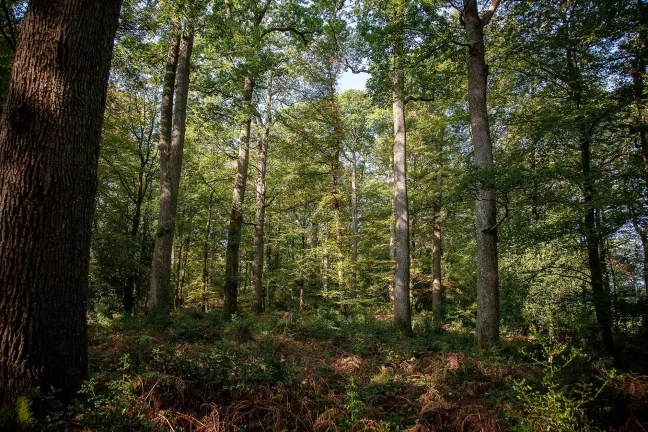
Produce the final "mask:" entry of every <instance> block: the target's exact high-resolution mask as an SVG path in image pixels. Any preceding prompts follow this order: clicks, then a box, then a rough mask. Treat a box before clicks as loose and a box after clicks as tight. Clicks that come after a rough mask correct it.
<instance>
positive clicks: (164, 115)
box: [149, 30, 180, 314]
mask: <svg viewBox="0 0 648 432" xmlns="http://www.w3.org/2000/svg"><path fill="white" fill-rule="evenodd" d="M174 31H175V30H174ZM179 49H180V32H179V31H175V33H174V34H173V36H172V37H171V40H170V42H169V52H168V55H167V63H166V73H165V75H164V88H163V90H162V106H161V108H160V141H159V144H158V147H159V150H160V190H161V194H160V215H159V220H158V229H157V234H156V238H155V248H154V249H153V265H152V275H151V289H150V293H149V308H150V312H152V313H157V312H158V311H159V312H160V313H162V314H164V313H167V312H168V309H169V307H168V306H167V305H166V303H168V300H169V299H168V292H165V291H168V290H169V288H168V285H169V278H170V275H171V271H170V268H169V271H168V272H166V273H168V275H165V274H164V273H165V272H164V267H165V263H166V259H167V256H168V259H170V257H171V251H170V250H168V251H165V250H164V249H165V246H167V245H169V244H171V245H172V244H173V239H171V242H169V241H168V236H169V234H170V233H169V230H170V227H169V226H168V224H169V213H170V207H171V195H172V185H171V175H170V172H169V171H170V167H169V165H170V163H171V161H170V159H171V133H172V130H173V99H174V89H175V82H176V72H177V67H178V52H179ZM164 240H167V241H166V242H165V241H164Z"/></svg>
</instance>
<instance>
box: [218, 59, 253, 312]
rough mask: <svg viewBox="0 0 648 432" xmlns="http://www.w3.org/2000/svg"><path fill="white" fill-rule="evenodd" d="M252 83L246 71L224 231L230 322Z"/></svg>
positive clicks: (235, 293) (235, 288) (235, 297)
mask: <svg viewBox="0 0 648 432" xmlns="http://www.w3.org/2000/svg"><path fill="white" fill-rule="evenodd" d="M253 91H254V79H253V76H252V71H251V70H248V73H247V75H246V77H245V84H244V86H243V110H244V111H245V115H246V118H245V120H243V122H241V134H240V137H239V152H238V158H237V160H236V179H235V180H234V190H233V191H232V209H231V211H230V223H229V229H228V231H227V251H226V256H225V261H226V262H225V289H224V295H225V298H224V302H223V317H224V318H225V319H226V320H229V319H230V318H231V317H232V314H234V313H235V312H236V310H237V307H238V282H239V281H238V279H239V277H238V276H239V250H240V246H241V231H242V229H243V201H244V200H245V186H246V184H247V176H248V162H249V159H250V124H251V122H252V115H251V113H250V111H251V109H252V94H253Z"/></svg>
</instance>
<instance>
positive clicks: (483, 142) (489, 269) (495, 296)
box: [464, 0, 499, 349]
mask: <svg viewBox="0 0 648 432" xmlns="http://www.w3.org/2000/svg"><path fill="white" fill-rule="evenodd" d="M493 3H494V4H495V7H496V2H493ZM491 9H492V11H489V12H491V14H490V15H488V16H486V15H485V16H483V17H480V16H479V12H478V9H477V0H464V22H465V24H464V29H465V31H466V36H467V40H468V41H469V47H468V54H467V56H466V65H467V69H468V106H469V110H470V125H471V132H472V143H473V148H474V154H475V164H476V166H477V169H479V170H487V169H491V168H493V145H492V142H491V136H490V125H489V123H488V111H487V105H486V80H487V77H488V65H487V64H486V60H485V47H484V25H485V22H487V21H488V19H489V18H490V16H491V15H492V13H493V12H494V8H493V7H491ZM496 220H497V207H496V202H495V190H494V189H493V188H492V187H489V186H482V187H480V189H479V190H478V191H477V203H476V227H477V329H476V333H475V336H476V347H477V348H478V349H483V348H488V347H490V346H493V345H495V344H496V343H497V342H498V341H499V271H498V261H497V228H496V224H497V222H496Z"/></svg>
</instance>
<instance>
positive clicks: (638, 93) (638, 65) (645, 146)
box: [632, 2, 648, 332]
mask: <svg viewBox="0 0 648 432" xmlns="http://www.w3.org/2000/svg"><path fill="white" fill-rule="evenodd" d="M637 4H638V15H637V16H639V17H641V23H642V24H643V28H642V30H641V31H640V32H639V35H638V38H637V47H636V53H635V56H634V59H633V64H632V83H633V87H634V99H635V106H636V108H637V120H636V123H637V129H638V131H639V145H640V150H641V157H642V159H643V181H644V188H645V191H646V193H648V114H647V113H646V90H645V81H644V77H645V74H646V50H647V49H648V42H647V40H646V39H647V35H646V30H645V26H646V24H648V23H646V22H645V21H646V10H647V9H648V6H646V5H645V4H643V3H642V2H637ZM644 201H645V202H648V196H644ZM645 202H644V203H645ZM638 229H639V228H638ZM641 229H642V230H643V233H641V234H640V235H641V236H642V237H646V235H647V233H648V228H647V227H645V226H643V227H641ZM642 243H643V244H644V269H643V273H644V291H645V299H648V248H647V246H646V242H645V241H643V240H642ZM641 321H642V326H643V329H644V330H645V331H646V332H648V303H646V304H644V310H643V312H642V320H641Z"/></svg>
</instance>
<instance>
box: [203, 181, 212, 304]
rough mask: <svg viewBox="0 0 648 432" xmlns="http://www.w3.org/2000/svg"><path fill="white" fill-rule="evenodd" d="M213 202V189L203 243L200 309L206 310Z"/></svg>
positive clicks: (210, 195)
mask: <svg viewBox="0 0 648 432" xmlns="http://www.w3.org/2000/svg"><path fill="white" fill-rule="evenodd" d="M213 202H214V191H212V192H210V193H209V213H208V215H207V226H206V227H205V244H204V245H203V291H202V311H203V312H207V291H208V290H207V285H208V283H209V270H208V266H207V264H208V263H209V239H210V238H211V231H212V229H211V225H212V216H213V211H212V204H213Z"/></svg>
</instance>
